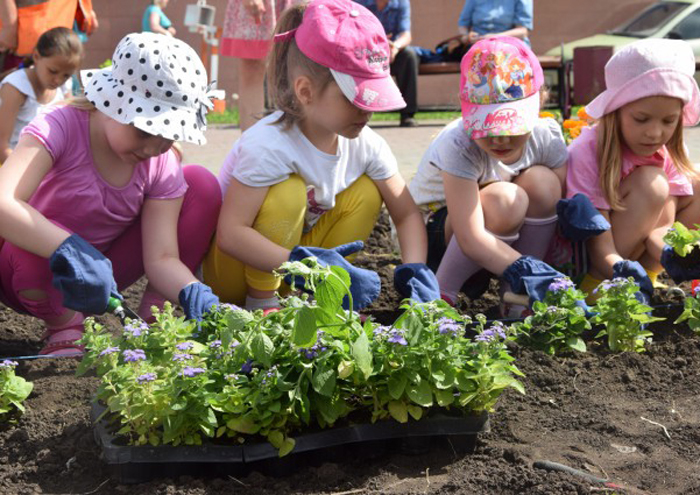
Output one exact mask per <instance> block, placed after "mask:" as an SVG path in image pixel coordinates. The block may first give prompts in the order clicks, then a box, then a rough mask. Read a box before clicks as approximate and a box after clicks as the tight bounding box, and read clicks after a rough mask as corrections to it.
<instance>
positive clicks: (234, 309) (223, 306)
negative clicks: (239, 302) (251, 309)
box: [219, 303, 242, 311]
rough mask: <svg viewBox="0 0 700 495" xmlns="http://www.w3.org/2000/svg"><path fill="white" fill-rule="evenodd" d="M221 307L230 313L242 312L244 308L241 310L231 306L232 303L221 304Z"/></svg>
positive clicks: (233, 305)
mask: <svg viewBox="0 0 700 495" xmlns="http://www.w3.org/2000/svg"><path fill="white" fill-rule="evenodd" d="M219 307H221V308H226V309H228V310H229V311H242V308H240V307H239V306H236V305H235V304H230V303H223V304H220V305H219Z"/></svg>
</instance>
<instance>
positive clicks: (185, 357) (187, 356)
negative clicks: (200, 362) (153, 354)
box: [172, 352, 192, 361]
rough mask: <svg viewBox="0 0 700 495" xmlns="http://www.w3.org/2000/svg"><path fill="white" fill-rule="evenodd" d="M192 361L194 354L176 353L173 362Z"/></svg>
mask: <svg viewBox="0 0 700 495" xmlns="http://www.w3.org/2000/svg"><path fill="white" fill-rule="evenodd" d="M190 359H192V354H187V353H179V352H176V353H175V354H174V355H173V359H172V360H173V361H189V360H190Z"/></svg>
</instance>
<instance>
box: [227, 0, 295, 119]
mask: <svg viewBox="0 0 700 495" xmlns="http://www.w3.org/2000/svg"><path fill="white" fill-rule="evenodd" d="M295 3H299V1H298V0H228V4H227V5H226V17H225V19H224V31H223V36H222V39H221V49H220V53H221V54H222V55H224V56H227V57H236V58H238V59H239V64H238V96H239V98H238V113H239V118H240V125H241V131H245V130H246V129H247V128H249V127H250V126H252V125H253V124H254V123H255V122H256V121H257V120H258V119H259V118H260V117H261V116H262V112H263V110H264V108H265V86H264V81H265V58H266V57H267V54H268V53H269V51H270V46H271V43H272V33H273V31H274V30H275V25H276V24H277V19H278V18H279V16H280V15H281V14H282V12H283V11H284V10H285V9H287V8H288V7H291V6H292V5H294V4H295Z"/></svg>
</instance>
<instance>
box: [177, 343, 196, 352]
mask: <svg viewBox="0 0 700 495" xmlns="http://www.w3.org/2000/svg"><path fill="white" fill-rule="evenodd" d="M175 347H176V348H177V349H178V350H179V351H189V350H190V349H192V342H181V343H179V344H177V345H176V346H175Z"/></svg>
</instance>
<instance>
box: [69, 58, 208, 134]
mask: <svg viewBox="0 0 700 495" xmlns="http://www.w3.org/2000/svg"><path fill="white" fill-rule="evenodd" d="M80 78H81V81H82V83H83V88H84V92H85V97H86V98H87V99H88V100H89V101H90V102H91V103H92V104H93V105H95V108H97V110H99V111H100V112H102V113H104V114H105V115H107V116H108V117H110V118H111V119H114V120H116V121H117V122H119V123H121V124H127V125H133V126H134V127H136V128H138V129H140V130H142V131H144V132H147V133H148V134H152V135H154V136H160V137H164V138H166V139H171V140H173V141H186V142H189V143H193V144H199V145H202V144H206V143H207V139H206V138H205V137H204V131H205V130H206V122H205V123H204V124H202V123H201V122H199V117H198V116H197V113H196V112H195V111H194V110H192V109H189V108H182V107H179V108H178V107H173V106H172V105H171V102H162V101H158V100H156V99H155V98H144V97H142V96H139V95H138V94H136V93H133V92H132V91H131V90H130V88H127V87H126V85H124V84H122V82H121V81H118V80H117V79H115V78H113V77H112V69H111V68H106V69H87V70H83V71H80ZM98 83H99V84H98ZM98 88H101V90H100V91H98ZM120 94H121V96H120ZM166 108H169V110H168V111H162V110H163V109H166Z"/></svg>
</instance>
